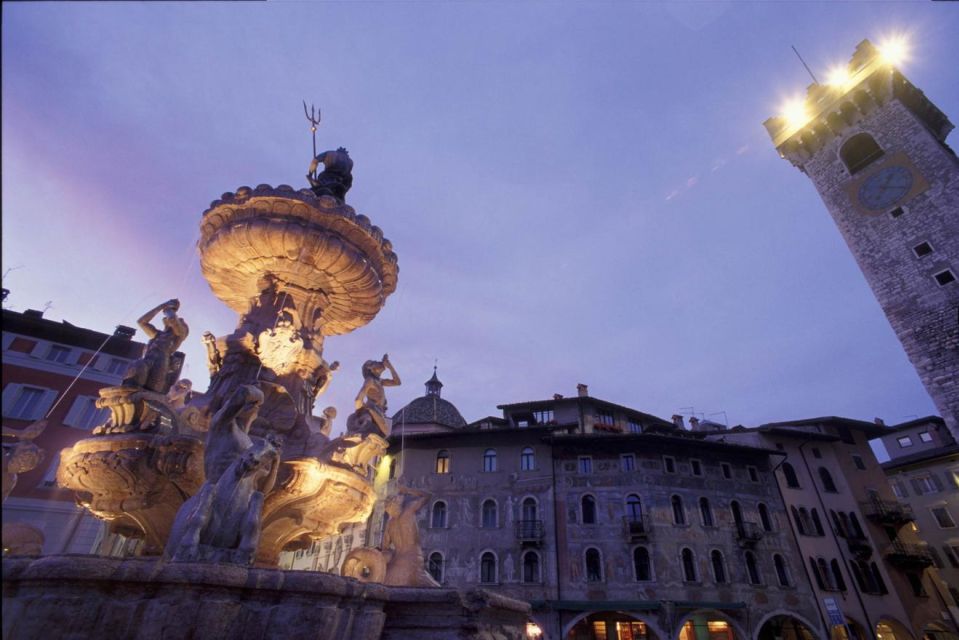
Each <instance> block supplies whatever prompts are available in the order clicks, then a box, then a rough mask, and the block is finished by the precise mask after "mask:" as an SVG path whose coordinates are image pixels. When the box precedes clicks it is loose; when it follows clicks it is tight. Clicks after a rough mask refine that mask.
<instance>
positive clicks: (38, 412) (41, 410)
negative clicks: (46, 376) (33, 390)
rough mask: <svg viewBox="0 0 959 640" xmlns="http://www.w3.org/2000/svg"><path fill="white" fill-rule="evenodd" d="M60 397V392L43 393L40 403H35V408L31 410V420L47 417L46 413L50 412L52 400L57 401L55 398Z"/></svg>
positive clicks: (52, 390) (54, 390)
mask: <svg viewBox="0 0 959 640" xmlns="http://www.w3.org/2000/svg"><path fill="white" fill-rule="evenodd" d="M58 395H60V392H59V391H57V390H56V389H47V390H46V391H44V392H43V398H41V399H40V402H38V403H37V406H36V407H35V408H34V410H33V416H32V417H31V418H30V419H31V420H39V419H40V418H42V417H43V416H45V415H47V411H49V410H50V407H52V406H53V402H54V400H56V399H57V396H58Z"/></svg>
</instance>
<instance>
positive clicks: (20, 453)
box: [3, 420, 47, 501]
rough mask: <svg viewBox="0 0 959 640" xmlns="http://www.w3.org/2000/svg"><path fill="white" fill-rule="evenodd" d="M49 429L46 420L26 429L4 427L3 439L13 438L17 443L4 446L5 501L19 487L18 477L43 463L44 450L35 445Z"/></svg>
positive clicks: (38, 421)
mask: <svg viewBox="0 0 959 640" xmlns="http://www.w3.org/2000/svg"><path fill="white" fill-rule="evenodd" d="M46 428H47V421H46V420H37V421H36V422H34V423H32V424H30V425H28V426H26V427H24V428H23V429H15V428H13V427H8V426H6V425H4V427H3V437H4V438H13V439H14V440H15V441H16V442H14V443H12V444H4V445H3V500H4V501H6V499H7V496H8V495H10V492H11V491H13V488H14V487H15V486H17V476H18V475H19V474H21V473H26V472H27V471H30V470H32V469H36V468H37V467H38V466H39V465H40V463H41V462H43V457H44V453H43V449H41V448H40V447H38V446H37V445H35V444H33V442H32V441H33V440H34V439H35V438H37V436H39V435H40V434H41V433H43V430H44V429H46Z"/></svg>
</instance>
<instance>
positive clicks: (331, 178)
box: [306, 147, 353, 202]
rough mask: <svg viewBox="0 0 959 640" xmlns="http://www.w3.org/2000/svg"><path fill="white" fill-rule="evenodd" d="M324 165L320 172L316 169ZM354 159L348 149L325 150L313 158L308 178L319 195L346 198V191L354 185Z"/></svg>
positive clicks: (340, 199)
mask: <svg viewBox="0 0 959 640" xmlns="http://www.w3.org/2000/svg"><path fill="white" fill-rule="evenodd" d="M321 164H322V165H323V171H322V172H321V173H319V174H317V173H316V170H317V169H318V168H319V166H320V165H321ZM352 171H353V160H351V159H350V154H349V153H348V152H347V150H346V149H344V148H343V147H340V148H339V149H337V150H336V151H324V152H323V153H321V154H320V155H318V156H316V157H315V158H313V162H311V163H310V170H309V172H308V173H307V174H306V179H307V180H309V181H310V187H311V188H312V189H313V193H315V194H316V195H317V196H333V197H334V198H336V199H337V200H339V201H340V202H343V201H344V200H345V199H346V192H347V191H349V190H350V187H352V186H353V173H352Z"/></svg>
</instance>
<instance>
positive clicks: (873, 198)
mask: <svg viewBox="0 0 959 640" xmlns="http://www.w3.org/2000/svg"><path fill="white" fill-rule="evenodd" d="M912 182H913V178H912V172H911V171H909V169H907V168H906V167H903V166H901V165H892V166H889V167H885V168H883V169H880V170H879V171H877V172H876V173H874V174H873V175H871V176H869V177H868V178H866V180H865V181H864V182H863V183H862V185H861V186H860V187H859V202H861V203H862V206H864V207H865V208H867V209H869V210H870V211H881V210H883V209H888V208H889V207H891V206H892V205H894V204H895V203H897V202H899V200H901V199H902V198H903V197H905V196H906V195H907V194H908V193H909V191H911V190H912Z"/></svg>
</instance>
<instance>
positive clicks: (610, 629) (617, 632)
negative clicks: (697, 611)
mask: <svg viewBox="0 0 959 640" xmlns="http://www.w3.org/2000/svg"><path fill="white" fill-rule="evenodd" d="M566 640H659V639H658V638H657V637H656V635H655V634H654V633H653V631H652V629H650V628H649V626H648V625H647V624H646V623H645V622H643V621H642V620H640V619H639V618H637V617H635V616H633V615H631V614H628V613H624V612H622V611H598V612H596V613H591V614H589V615H587V616H585V617H584V618H582V619H581V620H580V621H579V622H577V623H576V624H574V625H573V627H572V628H571V629H570V630H569V633H567V634H566Z"/></svg>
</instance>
